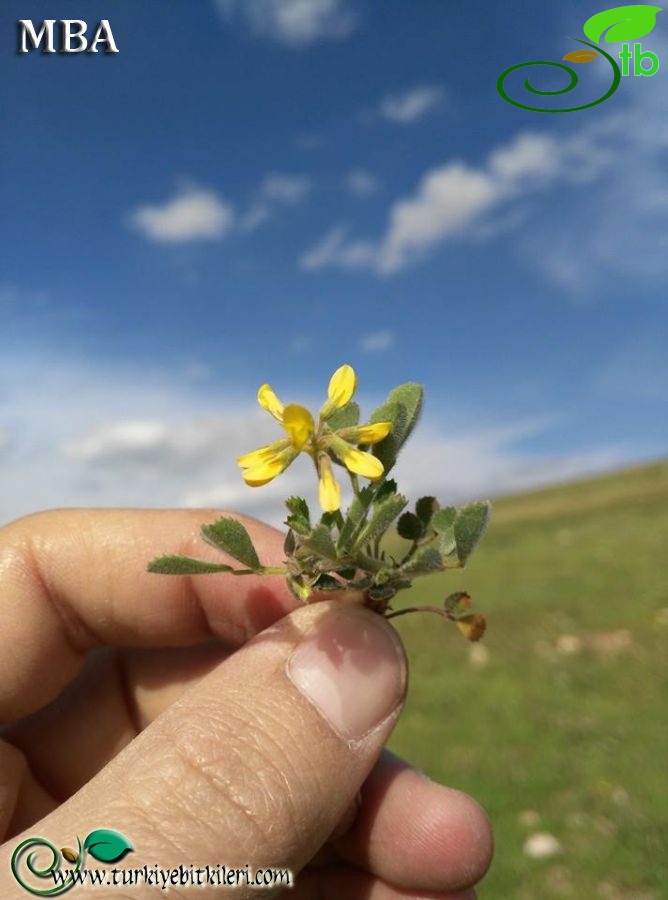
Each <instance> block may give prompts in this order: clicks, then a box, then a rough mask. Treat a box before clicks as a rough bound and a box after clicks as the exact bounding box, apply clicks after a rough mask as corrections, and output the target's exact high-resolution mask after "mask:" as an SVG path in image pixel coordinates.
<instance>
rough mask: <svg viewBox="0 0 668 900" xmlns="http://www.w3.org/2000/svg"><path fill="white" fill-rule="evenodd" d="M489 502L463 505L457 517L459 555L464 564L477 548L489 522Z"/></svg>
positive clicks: (456, 531) (456, 536)
mask: <svg viewBox="0 0 668 900" xmlns="http://www.w3.org/2000/svg"><path fill="white" fill-rule="evenodd" d="M489 516H490V505H489V503H470V504H469V505H468V506H464V507H462V508H461V509H460V510H459V512H458V513H457V518H456V519H455V525H454V533H455V542H456V544H457V556H458V557H459V561H460V562H461V564H462V565H464V563H465V562H466V560H467V559H468V557H469V556H470V555H471V553H472V552H473V550H474V549H475V546H476V544H477V543H478V541H479V540H480V538H481V537H482V536H483V534H484V533H485V529H486V528H487V523H488V522H489Z"/></svg>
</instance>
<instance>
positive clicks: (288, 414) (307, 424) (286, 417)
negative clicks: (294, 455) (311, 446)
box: [283, 403, 315, 450]
mask: <svg viewBox="0 0 668 900" xmlns="http://www.w3.org/2000/svg"><path fill="white" fill-rule="evenodd" d="M283 428H285V430H286V431H287V433H288V436H289V438H290V442H291V444H292V446H293V447H294V448H295V450H301V449H302V447H303V446H304V444H305V443H306V441H307V440H308V439H309V438H310V437H311V435H312V434H313V432H314V430H315V423H314V422H313V416H312V415H311V413H310V412H309V411H308V410H307V409H306V408H305V407H303V406H299V404H297V403H290V404H288V406H286V407H285V409H284V410H283Z"/></svg>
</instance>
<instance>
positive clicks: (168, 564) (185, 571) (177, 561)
mask: <svg viewBox="0 0 668 900" xmlns="http://www.w3.org/2000/svg"><path fill="white" fill-rule="evenodd" d="M147 568H148V571H149V572H157V573H158V574H159V575H207V574H210V573H213V572H234V569H233V568H232V566H225V565H222V564H220V563H210V562H204V560H203V559H191V557H189V556H159V557H158V558H157V559H153V560H151V562H150V563H149V564H148V566H147Z"/></svg>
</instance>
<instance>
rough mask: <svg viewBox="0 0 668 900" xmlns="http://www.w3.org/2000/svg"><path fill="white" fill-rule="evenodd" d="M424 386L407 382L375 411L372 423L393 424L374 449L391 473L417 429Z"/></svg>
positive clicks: (395, 390) (397, 388)
mask: <svg viewBox="0 0 668 900" xmlns="http://www.w3.org/2000/svg"><path fill="white" fill-rule="evenodd" d="M423 395H424V390H423V388H422V385H420V384H413V383H411V382H407V383H406V384H400V385H399V387H396V388H394V390H392V391H390V393H389V395H388V398H387V401H386V403H384V404H383V405H382V406H380V407H378V409H376V410H374V412H373V413H372V414H371V417H370V419H369V421H370V422H392V431H390V433H389V434H388V436H387V437H386V438H384V439H383V440H382V441H380V442H379V443H378V444H376V445H375V447H374V448H373V453H374V455H375V456H377V457H378V459H379V460H380V461H381V462H382V464H383V466H384V467H385V473H386V474H387V472H389V471H390V469H391V468H392V466H393V465H394V464H395V462H396V461H397V456H398V455H399V451H400V450H401V448H402V447H403V445H404V444H405V442H406V440H407V439H408V437H409V435H410V433H411V431H412V430H413V428H414V427H415V425H416V423H417V420H418V417H419V415H420V412H421V410H422V400H423Z"/></svg>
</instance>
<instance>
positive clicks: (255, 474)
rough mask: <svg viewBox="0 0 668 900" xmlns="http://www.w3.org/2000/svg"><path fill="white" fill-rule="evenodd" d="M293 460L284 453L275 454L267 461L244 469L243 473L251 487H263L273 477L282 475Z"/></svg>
mask: <svg viewBox="0 0 668 900" xmlns="http://www.w3.org/2000/svg"><path fill="white" fill-rule="evenodd" d="M291 462H292V459H291V457H290V456H287V455H286V454H285V453H282V454H280V455H277V456H273V457H272V458H271V459H269V460H266V461H265V462H260V463H258V464H257V465H256V466H252V467H251V468H248V469H244V470H243V472H242V473H241V475H242V477H243V479H244V481H245V482H246V484H248V485H250V486H251V487H262V485H263V484H267V483H268V482H270V481H271V480H272V479H273V478H276V476H277V475H280V474H281V472H282V471H283V470H284V469H285V468H287V466H288V465H289V464H290V463H291Z"/></svg>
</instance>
